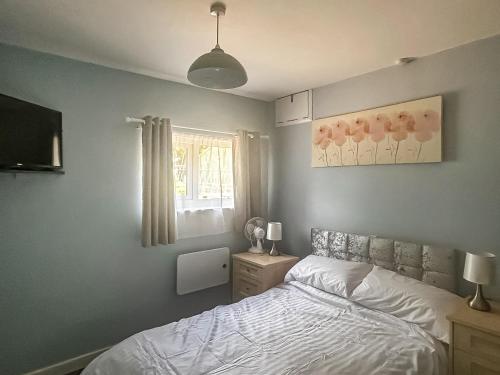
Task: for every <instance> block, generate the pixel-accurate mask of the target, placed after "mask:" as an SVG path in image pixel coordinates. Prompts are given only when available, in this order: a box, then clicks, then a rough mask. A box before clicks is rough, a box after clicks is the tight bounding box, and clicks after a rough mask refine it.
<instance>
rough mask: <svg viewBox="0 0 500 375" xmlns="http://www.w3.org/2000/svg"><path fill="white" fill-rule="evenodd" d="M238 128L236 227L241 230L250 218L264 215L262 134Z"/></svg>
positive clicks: (235, 146) (235, 158) (235, 150)
mask: <svg viewBox="0 0 500 375" xmlns="http://www.w3.org/2000/svg"><path fill="white" fill-rule="evenodd" d="M252 134H253V136H249V134H248V132H247V131H246V130H238V134H237V136H236V137H235V138H234V140H233V175H234V228H235V230H236V231H238V232H240V231H242V230H243V226H244V225H245V223H246V222H247V220H248V219H250V218H251V217H254V216H262V214H263V209H262V200H261V160H260V153H261V150H260V134H259V133H258V132H254V133H252Z"/></svg>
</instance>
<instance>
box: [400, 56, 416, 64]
mask: <svg viewBox="0 0 500 375" xmlns="http://www.w3.org/2000/svg"><path fill="white" fill-rule="evenodd" d="M416 59H417V58H416V57H400V58H399V59H397V60H396V61H395V64H396V65H406V64H409V63H411V62H413V61H415V60H416Z"/></svg>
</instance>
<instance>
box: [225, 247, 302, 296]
mask: <svg viewBox="0 0 500 375" xmlns="http://www.w3.org/2000/svg"><path fill="white" fill-rule="evenodd" d="M298 261H299V258H298V257H295V256H291V255H286V254H281V255H279V256H276V257H272V256H270V255H269V254H262V255H261V254H252V253H248V252H247V253H239V254H234V255H233V301H234V302H237V301H239V300H241V299H243V298H245V297H248V296H255V295H257V294H259V293H262V292H264V291H266V290H268V289H270V288H272V287H273V286H276V285H278V284H279V283H282V282H283V279H284V278H285V275H286V273H287V272H288V270H289V269H290V268H292V267H293V265H294V264H295V263H297V262H298Z"/></svg>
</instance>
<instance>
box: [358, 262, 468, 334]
mask: <svg viewBox="0 0 500 375" xmlns="http://www.w3.org/2000/svg"><path fill="white" fill-rule="evenodd" d="M350 300H351V301H354V302H357V303H359V304H360V305H363V306H366V307H368V308H371V309H374V310H380V311H383V312H385V313H388V314H391V315H394V316H396V317H398V318H400V319H402V320H404V321H407V322H410V323H415V324H417V325H418V326H420V327H421V328H423V329H424V330H425V331H426V332H428V333H430V334H431V335H432V336H434V337H435V338H437V339H438V340H441V341H444V342H446V343H449V341H450V333H449V322H448V321H447V320H446V316H447V315H449V314H451V313H452V312H454V311H455V310H456V309H458V308H459V307H460V306H461V305H463V304H464V300H463V299H462V298H460V297H459V296H457V295H455V294H453V293H450V292H448V291H446V290H444V289H440V288H436V287H434V286H432V285H428V284H426V283H424V282H422V281H418V280H415V279H412V278H409V277H406V276H403V275H399V274H397V273H395V272H393V271H389V270H386V269H384V268H382V267H379V266H374V267H373V270H372V271H371V272H370V273H369V274H368V275H367V276H366V277H365V278H364V280H363V281H362V282H361V284H359V286H358V287H357V288H356V289H355V290H354V291H353V292H352V295H351V298H350Z"/></svg>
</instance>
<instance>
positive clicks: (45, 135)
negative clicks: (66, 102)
mask: <svg viewBox="0 0 500 375" xmlns="http://www.w3.org/2000/svg"><path fill="white" fill-rule="evenodd" d="M62 167H63V158H62V114H61V112H58V111H54V110H52V109H49V108H45V107H41V106H39V105H36V104H32V103H28V102H25V101H23V100H19V99H15V98H12V97H10V96H7V95H2V94H0V170H3V171H62Z"/></svg>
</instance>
